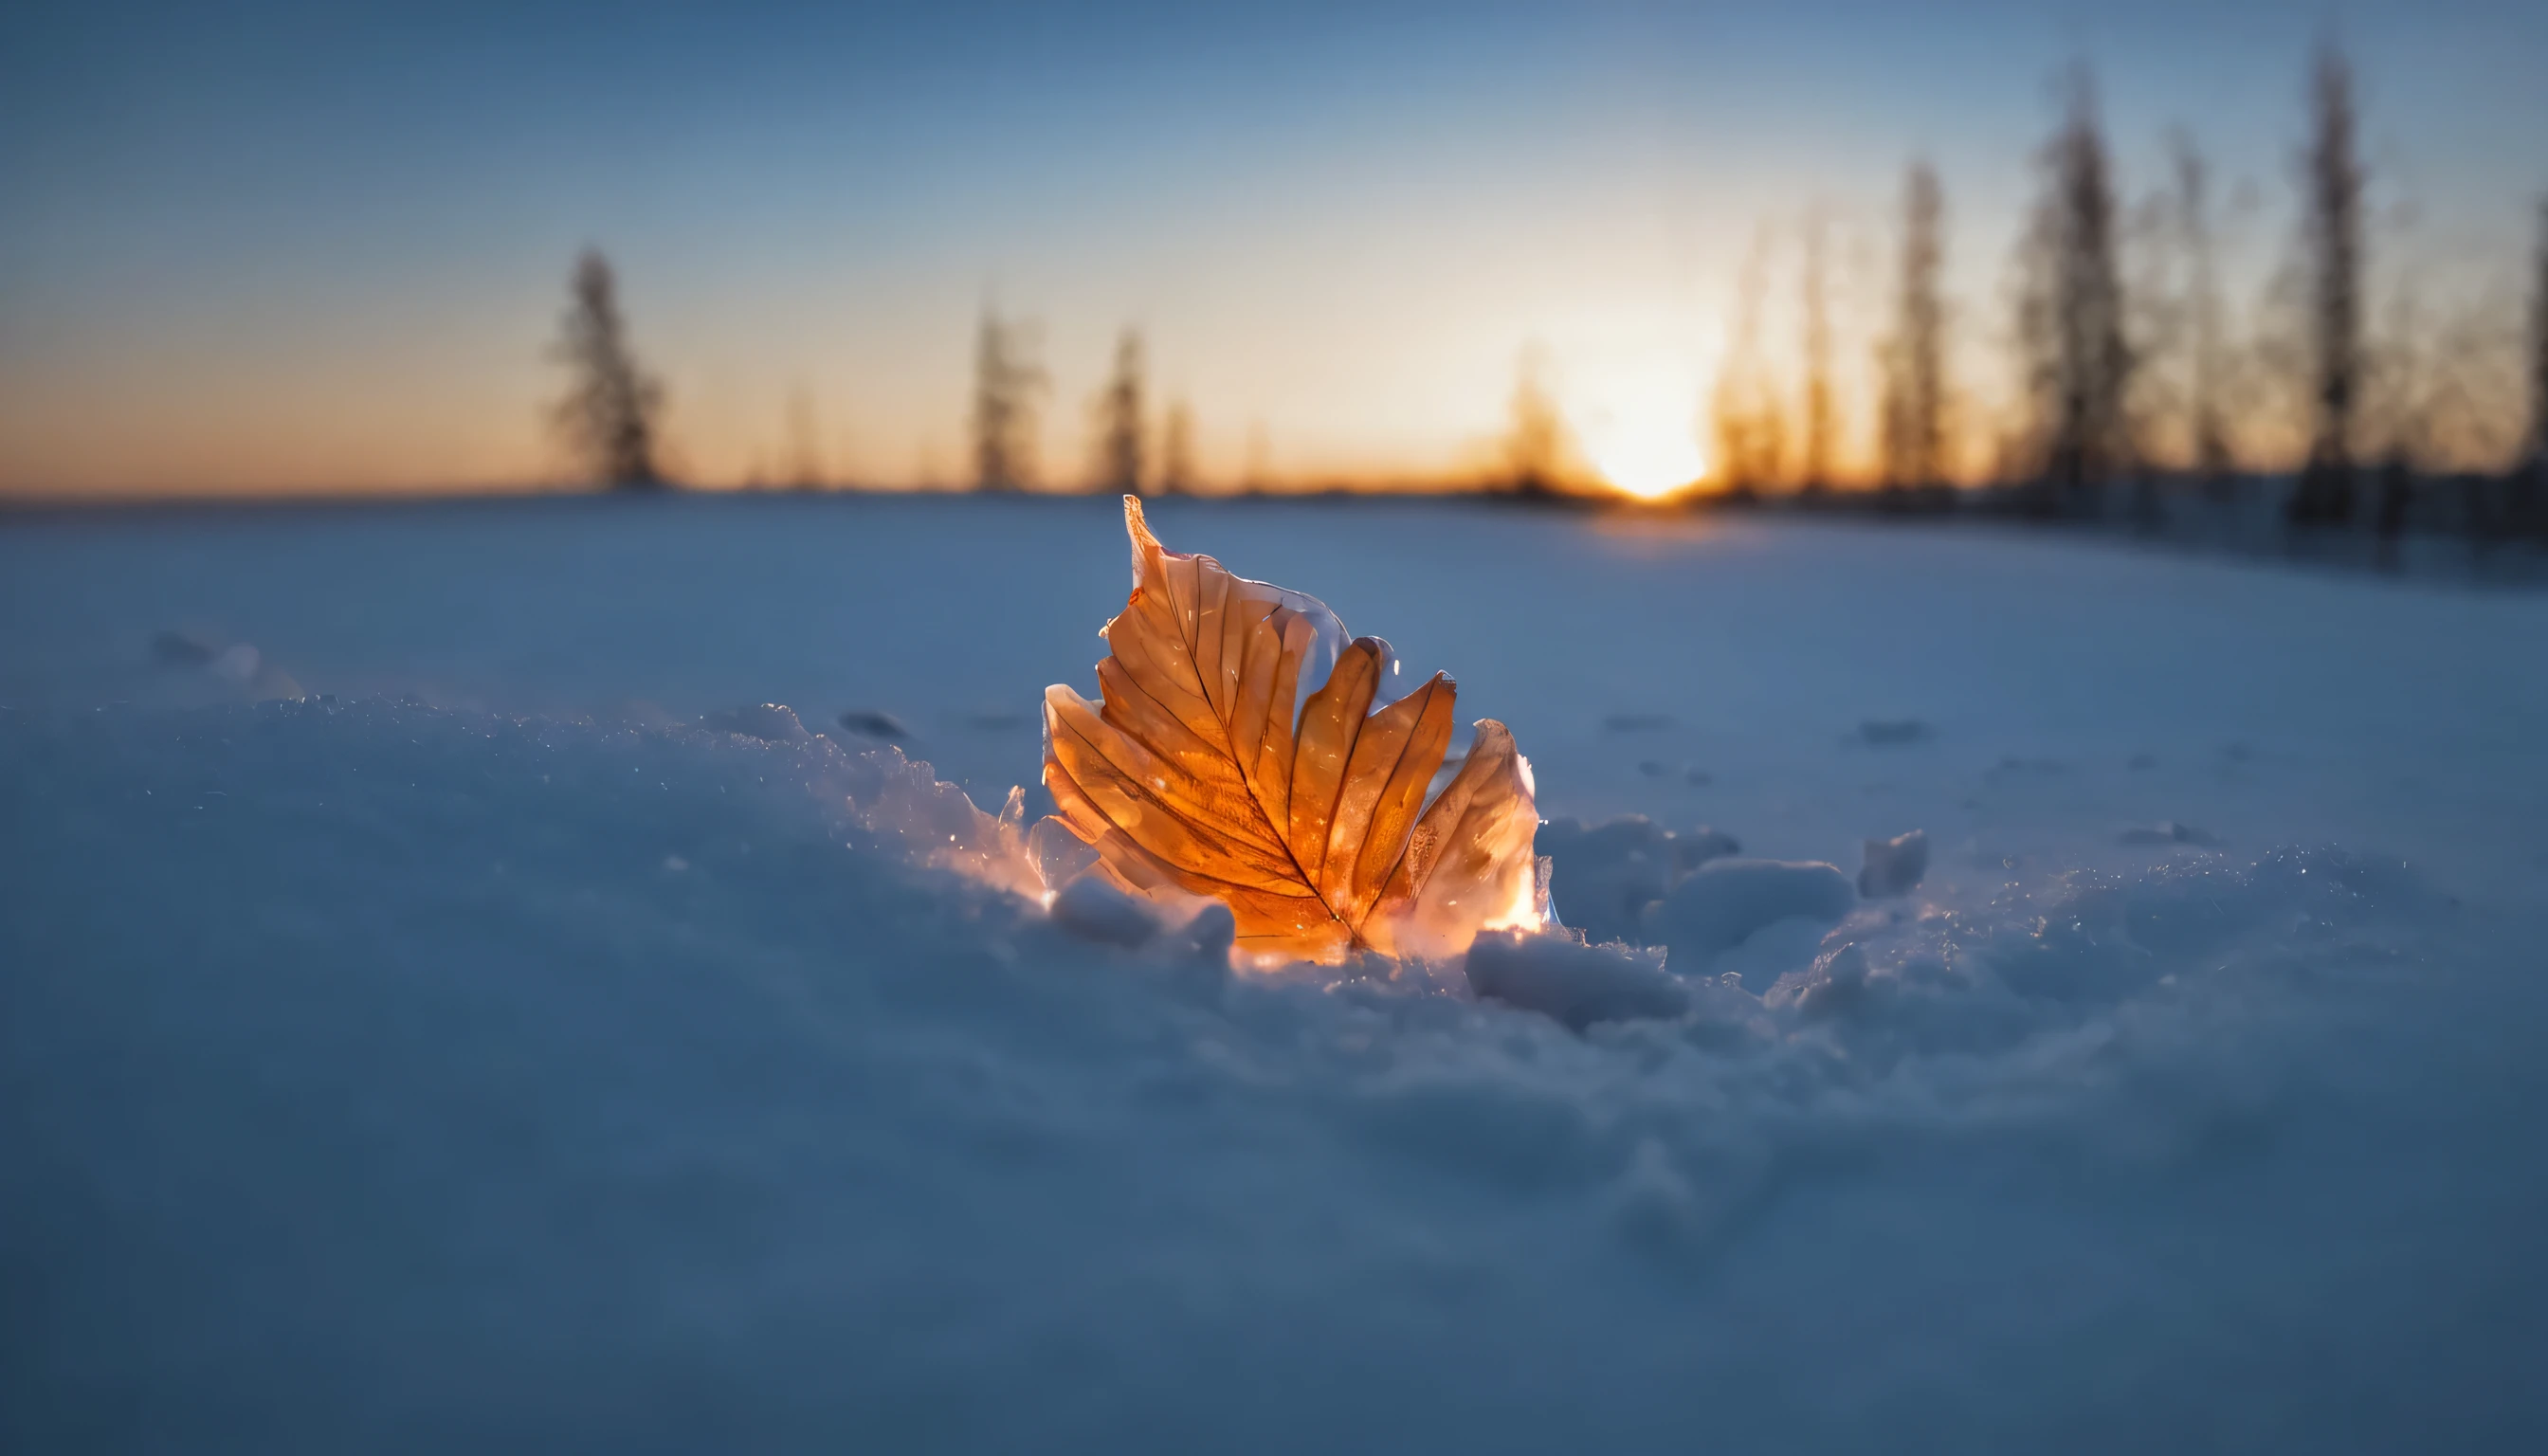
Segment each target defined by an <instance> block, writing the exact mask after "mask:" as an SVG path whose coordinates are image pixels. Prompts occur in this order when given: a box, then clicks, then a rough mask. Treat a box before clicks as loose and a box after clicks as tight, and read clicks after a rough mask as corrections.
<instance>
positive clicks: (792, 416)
mask: <svg viewBox="0 0 2548 1456" xmlns="http://www.w3.org/2000/svg"><path fill="white" fill-rule="evenodd" d="M787 453H788V457H789V464H788V467H787V475H788V480H787V484H788V487H789V488H790V489H791V490H798V491H819V490H821V489H823V487H824V485H825V472H824V469H823V446H822V443H821V440H820V430H819V427H818V426H817V425H816V423H815V420H814V397H813V395H812V394H811V393H809V392H808V391H805V390H802V389H799V390H794V391H791V392H790V393H789V394H788V396H787Z"/></svg>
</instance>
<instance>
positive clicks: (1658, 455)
mask: <svg viewBox="0 0 2548 1456" xmlns="http://www.w3.org/2000/svg"><path fill="white" fill-rule="evenodd" d="M1675 414H1680V415H1681V417H1675ZM1588 434H1589V436H1590V437H1589V438H1588V439H1587V440H1586V441H1585V447H1586V450H1587V452H1588V453H1589V454H1591V456H1592V468H1593V469H1594V470H1595V471H1597V472H1598V473H1599V474H1600V477H1601V481H1602V484H1604V485H1606V486H1608V487H1610V488H1611V489H1612V490H1615V491H1619V492H1622V493H1624V494H1626V495H1630V496H1634V497H1636V498H1637V499H1638V500H1662V499H1663V498H1664V497H1666V496H1670V495H1673V494H1675V493H1677V492H1680V491H1683V490H1686V489H1688V488H1689V487H1691V486H1693V485H1696V484H1697V483H1698V482H1699V480H1700V479H1701V478H1703V477H1704V476H1705V475H1706V474H1707V457H1706V456H1705V455H1703V454H1701V453H1700V451H1699V448H1698V438H1697V435H1696V432H1695V431H1694V430H1693V429H1692V427H1691V424H1690V421H1689V420H1688V418H1687V417H1686V414H1685V411H1673V412H1670V413H1661V414H1653V415H1646V416H1642V417H1635V418H1625V419H1618V420H1615V421H1610V422H1608V427H1607V428H1598V427H1596V428H1594V429H1592V430H1591V431H1588Z"/></svg>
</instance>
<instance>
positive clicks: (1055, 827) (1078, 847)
mask: <svg viewBox="0 0 2548 1456" xmlns="http://www.w3.org/2000/svg"><path fill="white" fill-rule="evenodd" d="M1027 858H1028V859H1029V860H1030V861H1032V862H1034V864H1035V868H1036V873H1037V874H1038V875H1039V876H1040V877H1042V879H1043V880H1044V885H1045V888H1046V889H1048V890H1057V889H1060V888H1061V887H1062V886H1064V885H1066V884H1068V883H1070V882H1071V881H1072V880H1074V879H1077V878H1079V877H1080V876H1081V875H1083V874H1086V873H1087V872H1088V871H1089V869H1090V867H1091V866H1093V865H1096V863H1097V851H1096V850H1094V849H1092V848H1090V847H1089V846H1088V845H1086V844H1083V843H1081V841H1080V838H1079V836H1077V835H1075V834H1072V833H1071V832H1070V829H1069V826H1067V825H1065V824H1063V823H1062V822H1061V821H1060V820H1058V819H1055V818H1053V817H1052V816H1050V815H1047V816H1045V817H1044V818H1042V819H1039V820H1037V821H1036V822H1035V824H1034V826H1033V827H1031V828H1030V829H1028V830H1027Z"/></svg>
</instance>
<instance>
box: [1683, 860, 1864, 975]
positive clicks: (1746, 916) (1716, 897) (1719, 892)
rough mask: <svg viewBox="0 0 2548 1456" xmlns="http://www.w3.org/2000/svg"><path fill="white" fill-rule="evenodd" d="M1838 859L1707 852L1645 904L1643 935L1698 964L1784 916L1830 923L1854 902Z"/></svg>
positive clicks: (1690, 966)
mask: <svg viewBox="0 0 2548 1456" xmlns="http://www.w3.org/2000/svg"><path fill="white" fill-rule="evenodd" d="M1857 904H1858V891H1857V890H1856V889H1855V888H1854V887H1853V886H1852V885H1851V884H1850V882H1849V877H1848V876H1847V875H1844V874H1842V873H1841V872H1840V870H1839V868H1838V867H1837V866H1834V865H1824V864H1818V863H1817V864H1791V863H1788V862H1786V861H1781V860H1742V859H1734V858H1731V857H1728V858H1725V859H1717V860H1710V861H1708V862H1707V863H1706V864H1704V865H1699V866H1698V867H1697V868H1696V869H1695V870H1692V871H1691V872H1690V874H1689V876H1688V877H1687V878H1685V879H1683V881H1682V882H1681V883H1680V884H1679V885H1678V886H1676V887H1675V888H1674V890H1673V892H1672V894H1671V895H1670V896H1668V897H1666V898H1665V899H1663V900H1661V901H1658V902H1657V903H1655V904H1653V905H1650V906H1648V907H1647V908H1646V911H1645V916H1644V920H1645V939H1646V940H1647V941H1648V942H1649V943H1651V944H1656V945H1661V946H1665V947H1668V948H1670V950H1671V952H1672V965H1673V968H1674V969H1675V970H1679V971H1683V972H1690V971H1696V970H1702V969H1704V968H1705V967H1706V965H1707V962H1708V961H1709V960H1710V959H1711V958H1713V957H1714V956H1716V954H1717V953H1718V952H1720V951H1730V950H1733V949H1734V948H1735V947H1737V946H1740V945H1742V944H1743V943H1744V942H1745V941H1747V940H1750V939H1751V938H1752V937H1753V936H1754V935H1755V934H1757V933H1759V932H1760V931H1762V930H1764V929H1766V928H1768V927H1770V926H1773V925H1775V924H1777V923H1778V922H1779V921H1782V920H1802V921H1808V922H1811V923H1813V924H1816V925H1830V924H1833V923H1834V922H1837V921H1838V920H1840V919H1841V918H1842V917H1843V916H1846V915H1847V914H1849V912H1850V911H1851V910H1852V909H1854V908H1856V906H1857Z"/></svg>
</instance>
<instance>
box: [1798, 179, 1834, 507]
mask: <svg viewBox="0 0 2548 1456" xmlns="http://www.w3.org/2000/svg"><path fill="white" fill-rule="evenodd" d="M1824 231H1825V228H1824V226H1823V216H1822V214H1821V212H1819V211H1816V212H1815V213H1814V214H1813V215H1811V216H1810V217H1808V218H1807V219H1806V220H1805V259H1804V262H1805V273H1804V280H1803V289H1804V328H1805V338H1804V345H1805V347H1804V356H1805V440H1804V447H1805V457H1804V463H1803V467H1802V469H1801V470H1799V471H1798V473H1797V476H1798V479H1797V484H1799V485H1800V486H1802V487H1803V489H1805V490H1806V491H1808V492H1820V491H1822V490H1824V489H1826V488H1828V487H1829V486H1830V485H1831V461H1832V438H1833V436H1834V435H1835V434H1836V433H1837V432H1838V421H1837V416H1836V414H1835V411H1834V409H1833V406H1832V357H1831V353H1832V339H1831V300H1830V291H1829V282H1830V280H1829V278H1828V276H1827V268H1826V264H1825V258H1824V240H1825V239H1824Z"/></svg>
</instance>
